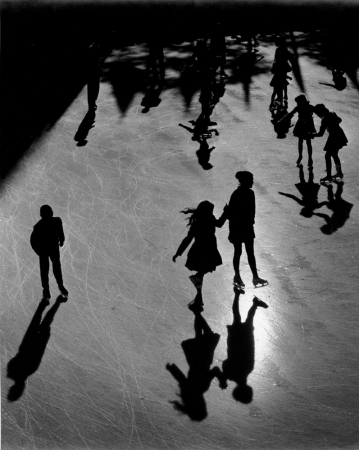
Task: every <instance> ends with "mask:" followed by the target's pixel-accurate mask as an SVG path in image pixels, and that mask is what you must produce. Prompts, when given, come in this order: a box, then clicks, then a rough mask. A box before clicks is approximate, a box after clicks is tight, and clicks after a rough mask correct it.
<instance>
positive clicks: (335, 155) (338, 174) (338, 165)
mask: <svg viewBox="0 0 359 450" xmlns="http://www.w3.org/2000/svg"><path fill="white" fill-rule="evenodd" d="M338 153H339V149H338V150H336V151H333V152H332V157H333V160H334V163H335V168H336V170H337V172H336V174H335V175H333V177H334V178H336V177H338V178H343V172H342V165H341V162H340V159H339V155H338Z"/></svg>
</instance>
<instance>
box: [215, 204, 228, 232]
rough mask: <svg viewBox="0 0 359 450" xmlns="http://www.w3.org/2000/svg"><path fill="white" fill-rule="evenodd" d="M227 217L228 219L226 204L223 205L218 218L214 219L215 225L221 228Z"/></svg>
mask: <svg viewBox="0 0 359 450" xmlns="http://www.w3.org/2000/svg"><path fill="white" fill-rule="evenodd" d="M227 219H228V205H227V204H226V205H225V207H224V208H223V212H222V215H221V217H220V218H219V219H216V227H217V228H222V227H223V225H224V223H225V221H226V220H227Z"/></svg>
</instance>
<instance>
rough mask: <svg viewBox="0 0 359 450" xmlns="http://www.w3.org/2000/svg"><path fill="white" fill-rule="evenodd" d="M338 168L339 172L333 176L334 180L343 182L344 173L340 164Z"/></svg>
mask: <svg viewBox="0 0 359 450" xmlns="http://www.w3.org/2000/svg"><path fill="white" fill-rule="evenodd" d="M336 168H337V173H336V174H334V175H333V176H332V179H333V180H334V181H337V182H341V181H343V178H344V174H343V172H342V169H341V167H340V166H336Z"/></svg>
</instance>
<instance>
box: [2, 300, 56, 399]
mask: <svg viewBox="0 0 359 450" xmlns="http://www.w3.org/2000/svg"><path fill="white" fill-rule="evenodd" d="M63 301H64V299H63V297H61V296H59V297H58V298H57V299H56V302H55V304H54V305H53V306H52V308H50V309H49V311H48V312H47V313H46V316H45V317H44V319H43V320H42V321H41V318H42V314H43V312H44V310H45V308H46V306H47V305H48V304H49V301H48V300H46V299H42V300H41V302H40V303H39V306H38V307H37V310H36V312H35V314H34V316H33V318H32V320H31V323H30V325H29V327H28V329H27V331H26V333H25V336H24V338H23V340H22V342H21V344H20V347H19V351H18V353H17V355H16V356H14V358H12V359H11V360H10V361H9V363H8V365H7V377H8V378H10V379H12V380H14V382H15V384H14V385H13V386H11V388H10V389H9V392H8V396H7V398H8V400H9V401H10V402H14V401H16V400H18V399H19V398H20V397H21V396H22V394H23V392H24V390H25V386H26V380H27V378H28V377H29V376H30V375H32V374H33V373H35V372H36V371H37V369H38V368H39V367H40V364H41V360H42V357H43V355H44V353H45V349H46V346H47V343H48V342H49V339H50V333H51V328H50V327H51V324H52V321H53V320H54V317H55V314H56V312H57V310H58V309H59V306H60V304H61V303H62V302H63Z"/></svg>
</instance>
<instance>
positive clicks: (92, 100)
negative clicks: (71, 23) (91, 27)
mask: <svg viewBox="0 0 359 450" xmlns="http://www.w3.org/2000/svg"><path fill="white" fill-rule="evenodd" d="M100 58H101V47H100V45H99V44H97V43H96V42H93V43H92V44H91V45H90V47H89V48H88V53H87V71H88V74H87V103H88V109H89V110H90V111H91V110H92V111H95V110H96V109H97V105H96V101H97V98H98V94H99V92H100V78H101V69H100V61H101V59H100Z"/></svg>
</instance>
